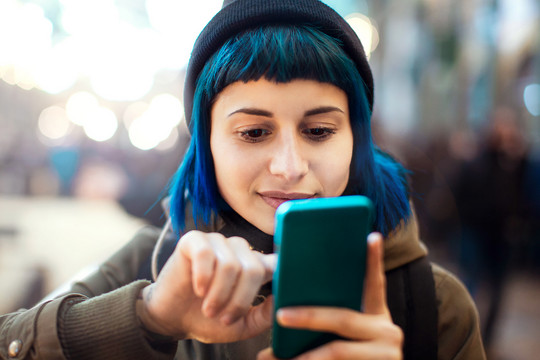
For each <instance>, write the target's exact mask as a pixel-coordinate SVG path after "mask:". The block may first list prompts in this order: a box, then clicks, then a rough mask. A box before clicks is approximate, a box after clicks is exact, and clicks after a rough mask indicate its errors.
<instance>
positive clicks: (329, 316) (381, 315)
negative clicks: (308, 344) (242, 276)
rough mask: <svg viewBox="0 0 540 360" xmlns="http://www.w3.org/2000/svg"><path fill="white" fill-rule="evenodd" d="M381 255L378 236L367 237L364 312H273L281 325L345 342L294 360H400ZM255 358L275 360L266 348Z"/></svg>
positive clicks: (399, 338) (321, 309)
mask: <svg viewBox="0 0 540 360" xmlns="http://www.w3.org/2000/svg"><path fill="white" fill-rule="evenodd" d="M382 255H383V241H382V236H381V235H380V234H378V233H372V234H370V235H369V237H368V258H367V269H366V271H367V273H366V280H365V285H364V312H358V311H354V310H350V309H345V308H332V307H315V306H302V307H290V308H282V309H280V310H279V311H278V312H277V321H278V322H279V323H280V324H281V325H283V326H286V327H290V328H299V329H309V330H317V331H324V332H331V333H334V334H337V335H340V336H342V337H343V338H345V339H346V340H335V341H332V342H329V343H327V344H325V345H322V346H320V347H318V348H316V349H313V350H311V351H308V352H306V353H304V354H302V355H299V356H298V357H296V358H295V360H318V359H402V358H403V353H402V346H403V332H402V331H401V329H400V328H399V327H398V326H397V325H395V324H394V323H393V322H392V318H391V316H390V311H389V310H388V306H387V303H386V278H385V275H384V264H383V256H382ZM257 359H258V360H273V359H276V358H275V357H274V355H273V353H272V349H271V348H268V349H265V350H263V351H261V352H260V353H259V356H258V358H257Z"/></svg>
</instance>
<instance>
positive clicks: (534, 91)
mask: <svg viewBox="0 0 540 360" xmlns="http://www.w3.org/2000/svg"><path fill="white" fill-rule="evenodd" d="M523 101H524V102H525V107H526V108H527V110H528V111H529V112H530V113H531V115H533V116H540V84H530V85H527V86H526V87H525V90H524V91H523Z"/></svg>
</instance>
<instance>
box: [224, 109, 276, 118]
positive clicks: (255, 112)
mask: <svg viewBox="0 0 540 360" xmlns="http://www.w3.org/2000/svg"><path fill="white" fill-rule="evenodd" d="M238 113H242V114H248V115H257V116H266V117H272V116H273V115H274V114H272V113H271V112H270V111H266V110H262V109H256V108H241V109H238V110H235V111H233V112H232V113H230V114H229V115H228V116H227V117H230V116H233V115H234V114H238Z"/></svg>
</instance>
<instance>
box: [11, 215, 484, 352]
mask: <svg viewBox="0 0 540 360" xmlns="http://www.w3.org/2000/svg"><path fill="white" fill-rule="evenodd" d="M158 235H159V229H156V228H153V227H145V228H143V229H141V230H140V231H139V232H138V233H137V234H136V236H135V237H134V238H133V239H132V240H131V241H130V242H129V243H128V244H126V245H125V246H124V247H123V248H122V249H121V250H119V251H118V252H117V253H116V254H114V255H113V256H112V257H111V258H109V259H108V260H107V261H106V262H105V263H103V264H102V265H101V266H100V267H99V270H98V271H96V273H94V274H92V275H90V276H88V277H87V278H86V279H84V280H82V281H79V282H77V283H75V284H73V286H72V288H71V291H70V292H69V293H68V294H66V295H63V296H61V297H58V298H56V299H54V300H52V301H47V302H43V303H41V304H39V305H37V306H35V307H34V308H32V309H28V310H24V309H23V310H20V311H17V312H15V313H11V314H6V315H3V316H1V317H0V359H10V358H12V357H10V355H13V358H17V359H65V358H66V354H68V356H69V357H68V358H71V359H161V358H163V359H171V358H177V359H234V360H241V359H254V358H255V356H256V354H257V352H258V351H260V350H261V349H263V348H265V347H267V346H269V331H268V332H265V333H263V334H260V335H259V336H257V337H256V338H252V339H249V340H245V341H241V342H237V343H231V344H201V343H199V342H197V341H191V340H184V341H180V342H178V343H176V342H167V341H163V342H162V343H159V342H156V341H155V339H154V341H149V340H148V338H147V337H146V336H145V333H144V331H143V330H141V328H140V324H139V321H138V318H137V316H136V311H135V303H136V298H137V296H138V294H139V292H140V290H141V289H142V288H143V287H145V286H147V285H148V284H149V282H148V281H146V280H137V279H138V278H139V275H140V268H141V265H142V264H144V263H147V262H148V260H149V257H150V255H151V253H152V250H153V248H154V245H155V243H156V240H157V238H158ZM426 254H427V250H426V248H425V246H424V245H423V244H422V243H421V242H420V240H419V237H418V228H417V223H416V220H415V219H414V218H413V219H412V220H409V221H408V222H407V224H406V225H402V226H401V227H399V228H398V229H397V230H395V231H394V232H393V233H392V234H390V236H389V237H388V238H387V239H386V241H385V268H386V270H387V271H388V270H392V269H394V268H396V267H399V266H401V265H403V264H406V263H408V262H411V261H413V260H415V259H418V258H419V257H422V256H425V255H426ZM433 274H434V280H435V289H436V297H437V305H438V332H439V337H438V338H439V341H438V358H439V359H455V360H460V359H467V360H471V359H485V354H484V349H483V345H482V340H481V336H480V330H479V321H478V314H477V310H476V308H475V305H474V303H473V301H472V299H471V297H470V296H469V294H468V292H467V290H466V289H465V287H464V286H463V285H462V283H461V282H460V281H459V280H457V279H456V278H455V277H454V276H453V275H452V274H450V273H449V272H448V271H446V270H444V269H442V268H441V267H439V266H437V265H433ZM59 330H62V331H60V332H62V333H65V336H64V337H63V338H62V339H61V338H60V337H59V336H58V334H59ZM62 345H64V346H62Z"/></svg>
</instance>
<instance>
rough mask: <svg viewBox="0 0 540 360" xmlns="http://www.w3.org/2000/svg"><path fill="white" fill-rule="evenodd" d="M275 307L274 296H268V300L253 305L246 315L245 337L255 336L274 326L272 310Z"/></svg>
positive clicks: (243, 336)
mask: <svg viewBox="0 0 540 360" xmlns="http://www.w3.org/2000/svg"><path fill="white" fill-rule="evenodd" d="M273 308H274V297H273V296H272V295H270V296H268V297H267V298H266V300H264V301H263V302H262V303H260V304H259V305H257V306H253V307H251V309H250V310H249V311H248V313H247V314H246V316H245V318H244V319H245V320H244V321H245V333H244V334H243V335H242V338H243V339H247V338H250V337H253V336H255V335H258V334H260V333H261V332H263V331H265V330H267V329H269V328H270V327H271V326H272V312H273Z"/></svg>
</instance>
